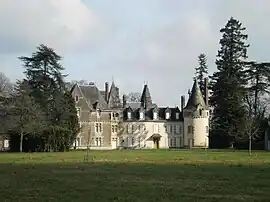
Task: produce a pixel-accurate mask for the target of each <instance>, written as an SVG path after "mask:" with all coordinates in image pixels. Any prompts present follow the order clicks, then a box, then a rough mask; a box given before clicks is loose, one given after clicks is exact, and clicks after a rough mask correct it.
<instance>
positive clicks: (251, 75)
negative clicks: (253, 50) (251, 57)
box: [246, 61, 270, 116]
mask: <svg viewBox="0 0 270 202" xmlns="http://www.w3.org/2000/svg"><path fill="white" fill-rule="evenodd" d="M246 68H247V70H246V73H247V78H248V81H249V82H248V92H249V97H247V98H250V99H246V101H247V103H248V104H249V107H250V109H251V110H252V113H253V114H254V115H255V116H257V115H258V114H260V112H258V111H259V110H260V109H258V107H259V106H260V105H261V101H262V97H263V96H264V95H265V94H269V93H270V91H269V87H270V63H269V62H256V61H251V62H247V63H246ZM252 100H253V103H252Z"/></svg>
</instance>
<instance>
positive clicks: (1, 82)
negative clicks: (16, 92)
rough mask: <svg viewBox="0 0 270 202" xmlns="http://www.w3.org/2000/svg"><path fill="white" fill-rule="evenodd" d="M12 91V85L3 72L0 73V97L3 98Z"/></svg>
mask: <svg viewBox="0 0 270 202" xmlns="http://www.w3.org/2000/svg"><path fill="white" fill-rule="evenodd" d="M11 91H12V84H11V82H10V80H9V78H8V77H6V75H5V74H4V73H3V72H0V96H5V95H7V94H8V93H10V92H11Z"/></svg>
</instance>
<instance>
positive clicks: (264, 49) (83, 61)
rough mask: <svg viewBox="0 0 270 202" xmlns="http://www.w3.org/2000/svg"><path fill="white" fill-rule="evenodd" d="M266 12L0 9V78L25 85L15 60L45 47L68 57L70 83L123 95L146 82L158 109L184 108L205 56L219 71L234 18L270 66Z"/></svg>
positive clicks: (234, 4)
mask: <svg viewBox="0 0 270 202" xmlns="http://www.w3.org/2000/svg"><path fill="white" fill-rule="evenodd" d="M26 2H27V3H26ZM269 9H270V1H268V0H257V1H253V0H237V1H235V0H226V1H225V0H204V1H202V0H186V1H184V0H46V1H45V0H25V1H23V3H22V2H20V1H18V0H8V1H1V2H0V25H1V31H0V71H2V72H4V73H5V74H6V75H7V76H8V77H10V78H11V79H12V80H15V79H17V78H20V77H22V71H23V69H22V68H21V65H20V61H18V59H17V57H18V56H21V55H30V54H31V53H32V52H34V51H35V47H36V46H37V45H38V44H40V43H44V44H47V45H49V46H50V47H52V48H54V49H55V50H56V51H57V52H58V53H59V54H60V55H62V56H63V57H64V58H63V61H62V64H63V65H64V67H65V68H66V72H67V73H68V74H69V77H68V79H69V80H81V79H84V80H88V81H94V82H96V84H97V85H98V86H99V87H100V88H104V87H103V86H104V82H105V81H109V82H111V80H112V77H114V79H115V82H116V84H117V85H118V86H119V87H120V92H121V93H128V92H130V91H139V92H141V91H142V87H143V84H144V81H148V84H149V88H150V92H151V94H152V98H153V100H154V101H155V102H157V104H159V105H162V106H167V105H169V106H174V105H179V102H180V95H181V94H186V93H187V90H188V88H190V87H191V85H192V77H193V76H194V67H195V66H196V65H197V56H198V55H199V54H200V53H201V52H204V53H206V54H207V56H208V64H209V69H210V72H213V71H214V70H215V64H214V61H215V55H216V53H217V49H218V48H219V44H218V41H219V39H220V33H219V29H220V28H221V27H223V26H224V25H225V23H226V21H227V20H228V19H229V18H230V17H231V16H234V17H235V18H237V19H239V20H240V21H242V22H243V25H244V26H246V27H247V33H248V34H249V42H250V43H251V47H250V49H249V56H250V58H251V59H257V60H270V57H269V55H270V50H269V47H270V41H269V39H268V38H269V36H270V28H269V26H267V20H268V19H269V17H270V12H269Z"/></svg>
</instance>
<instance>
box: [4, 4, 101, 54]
mask: <svg viewBox="0 0 270 202" xmlns="http://www.w3.org/2000/svg"><path fill="white" fill-rule="evenodd" d="M99 23H100V22H99V21H98V18H97V16H96V15H95V13H94V12H93V11H92V10H90V8H88V7H87V6H86V5H85V4H84V3H83V2H82V1H80V0H46V1H44V0H27V1H17V0H8V1H0V26H1V32H0V51H1V52H2V53H3V52H5V53H7V52H10V53H16V52H24V51H29V50H31V51H32V50H33V49H34V48H35V47H36V46H37V45H38V44H41V43H44V44H46V45H48V46H52V47H54V48H55V49H59V50H62V51H65V50H67V49H72V48H77V47H76V46H78V45H79V44H82V43H84V44H90V43H91V42H93V41H91V40H94V39H96V38H95V36H98V34H97V33H94V32H95V31H96V30H98V26H99ZM93 30H95V31H93Z"/></svg>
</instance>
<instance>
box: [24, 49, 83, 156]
mask: <svg viewBox="0 0 270 202" xmlns="http://www.w3.org/2000/svg"><path fill="white" fill-rule="evenodd" d="M19 59H20V60H21V61H22V62H23V66H24V67H25V69H26V70H25V72H24V73H25V75H26V79H25V82H27V83H28V84H29V86H30V87H31V95H32V96H33V97H34V99H35V101H36V102H37V103H38V104H40V105H41V106H42V110H43V112H44V113H45V114H46V120H47V122H48V123H49V127H47V128H46V130H45V131H44V133H43V134H42V135H41V136H40V138H42V139H43V140H44V141H45V145H43V147H44V149H45V150H50V151H60V150H61V151H63V150H65V149H67V148H69V146H70V144H71V142H72V141H73V140H74V136H75V135H74V134H75V133H76V134H77V132H76V131H78V130H77V128H78V119H75V118H74V117H77V111H76V109H75V104H74V102H71V101H70V97H68V96H67V94H68V91H67V89H66V86H67V85H66V83H65V82H64V78H65V75H64V74H62V71H64V68H63V66H62V65H61V64H60V61H61V56H59V55H58V54H57V53H56V52H55V51H54V50H53V49H51V48H48V47H47V46H45V45H40V46H38V47H37V51H36V52H35V53H33V54H32V56H31V57H20V58H19Z"/></svg>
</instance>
